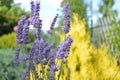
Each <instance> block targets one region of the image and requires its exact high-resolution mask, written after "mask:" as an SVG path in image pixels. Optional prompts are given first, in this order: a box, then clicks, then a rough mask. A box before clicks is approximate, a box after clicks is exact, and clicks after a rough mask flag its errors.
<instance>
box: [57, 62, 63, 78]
mask: <svg viewBox="0 0 120 80" xmlns="http://www.w3.org/2000/svg"><path fill="white" fill-rule="evenodd" d="M62 67H63V63H62V61H61V65H60V71H59V74H58V80H60V75H61V73H62Z"/></svg>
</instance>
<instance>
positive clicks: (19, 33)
mask: <svg viewBox="0 0 120 80" xmlns="http://www.w3.org/2000/svg"><path fill="white" fill-rule="evenodd" d="M25 20H26V17H25V16H24V15H23V16H22V17H21V19H20V20H19V22H18V30H17V32H16V33H17V34H16V36H17V43H18V44H22V43H23V35H22V31H23V28H24V24H25Z"/></svg>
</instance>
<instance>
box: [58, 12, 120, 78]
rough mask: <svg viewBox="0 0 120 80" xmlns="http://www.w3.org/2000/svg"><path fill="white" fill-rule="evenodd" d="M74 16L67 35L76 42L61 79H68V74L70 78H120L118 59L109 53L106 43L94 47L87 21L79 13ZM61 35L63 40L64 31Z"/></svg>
mask: <svg viewBox="0 0 120 80" xmlns="http://www.w3.org/2000/svg"><path fill="white" fill-rule="evenodd" d="M73 18H74V19H73V22H71V31H70V32H69V33H68V34H67V35H69V34H70V35H71V36H73V39H74V42H73V44H72V46H71V51H70V54H69V56H68V63H67V64H66V65H64V67H63V71H62V75H61V78H60V80H66V78H67V76H68V75H70V80H120V72H118V71H119V66H118V65H117V59H116V58H115V57H113V56H112V55H111V54H109V53H108V51H107V48H106V46H105V45H104V44H103V45H101V47H100V48H96V47H94V45H93V44H92V43H90V35H89V34H88V33H87V32H86V29H85V28H86V27H85V21H84V20H79V19H78V15H77V14H74V17H73ZM60 36H61V40H63V39H64V37H65V35H64V34H63V33H62V34H61V35H60ZM68 67H69V68H70V74H68V69H67V68H68Z"/></svg>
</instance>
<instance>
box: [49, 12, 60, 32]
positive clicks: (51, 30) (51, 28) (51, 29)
mask: <svg viewBox="0 0 120 80" xmlns="http://www.w3.org/2000/svg"><path fill="white" fill-rule="evenodd" d="M57 18H58V14H56V16H55V17H54V19H53V21H52V23H51V26H50V30H48V33H49V34H52V33H53V29H54V26H55V23H56V21H57Z"/></svg>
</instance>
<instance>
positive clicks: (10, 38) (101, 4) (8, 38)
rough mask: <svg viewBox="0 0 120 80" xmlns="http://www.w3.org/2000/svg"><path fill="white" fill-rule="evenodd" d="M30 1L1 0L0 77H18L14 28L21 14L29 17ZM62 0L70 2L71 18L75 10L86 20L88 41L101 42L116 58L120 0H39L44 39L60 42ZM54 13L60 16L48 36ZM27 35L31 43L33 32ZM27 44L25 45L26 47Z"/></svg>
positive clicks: (14, 79)
mask: <svg viewBox="0 0 120 80" xmlns="http://www.w3.org/2000/svg"><path fill="white" fill-rule="evenodd" d="M30 1H31V0H0V80H19V79H18V77H17V74H18V71H23V70H24V66H23V65H21V66H20V67H21V68H19V69H18V68H17V67H15V66H14V64H13V57H14V52H15V48H16V46H17V43H16V34H15V30H16V27H17V22H18V20H19V19H20V17H21V16H22V15H26V16H27V17H28V18H29V12H30ZM64 2H68V3H69V5H70V9H71V21H74V18H73V14H74V13H76V14H78V19H80V20H84V22H85V23H86V24H85V31H86V32H87V33H88V34H89V36H90V43H91V44H92V45H93V46H94V47H95V48H97V49H98V48H99V47H100V46H101V45H102V44H103V43H104V44H105V46H106V49H107V50H108V52H109V53H110V54H111V55H112V56H113V57H115V58H116V60H117V61H119V57H120V42H119V41H120V37H119V36H120V6H119V3H120V0H64V1H63V0H54V1H52V0H41V11H40V16H41V17H40V18H41V19H42V20H43V21H42V22H43V26H42V30H43V31H42V35H43V34H45V35H46V36H47V38H49V40H46V42H48V43H51V42H52V40H54V41H55V43H56V44H55V46H57V45H58V44H59V43H60V39H61V36H60V35H61V34H62V33H61V26H62V25H63V13H62V12H63V3H64ZM57 13H58V14H59V19H58V21H57V24H56V25H55V33H54V34H52V37H50V36H51V35H50V34H47V30H49V27H50V25H51V22H52V20H53V18H54V16H55V15H56V14H57ZM80 34H81V33H80ZM29 38H30V42H31V44H32V42H33V40H34V39H33V36H31V35H29ZM30 46H31V45H28V48H29V47H30ZM76 46H77V44H76ZM81 46H82V45H81Z"/></svg>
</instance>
